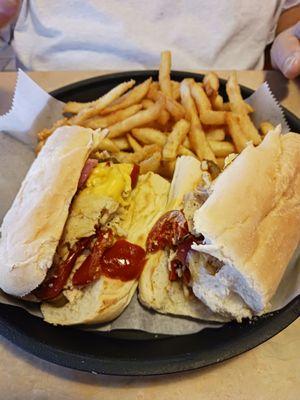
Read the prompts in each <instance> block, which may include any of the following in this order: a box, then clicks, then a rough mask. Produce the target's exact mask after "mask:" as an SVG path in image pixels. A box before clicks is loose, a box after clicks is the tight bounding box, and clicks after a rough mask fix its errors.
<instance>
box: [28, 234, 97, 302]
mask: <svg viewBox="0 0 300 400" xmlns="http://www.w3.org/2000/svg"><path fill="white" fill-rule="evenodd" d="M94 237H95V236H90V237H87V238H82V239H80V240H79V241H78V242H77V243H76V244H75V246H74V248H73V249H72V250H71V251H70V253H69V255H68V257H67V259H66V260H65V261H62V262H61V263H60V264H55V265H54V266H53V267H52V268H50V269H49V271H48V273H47V276H46V278H45V279H44V281H43V282H42V283H41V285H40V286H39V287H38V288H37V289H35V290H34V291H33V292H32V293H33V294H34V295H35V296H36V297H37V298H38V299H40V300H51V299H54V298H55V297H57V296H58V295H59V294H60V293H61V292H62V290H63V288H64V286H65V284H66V283H67V280H68V278H69V276H70V274H71V272H72V269H73V267H74V265H75V262H76V260H77V258H78V257H79V256H80V254H81V253H82V252H83V251H84V250H85V249H87V248H88V247H89V246H90V244H91V241H92V240H93V239H94Z"/></svg>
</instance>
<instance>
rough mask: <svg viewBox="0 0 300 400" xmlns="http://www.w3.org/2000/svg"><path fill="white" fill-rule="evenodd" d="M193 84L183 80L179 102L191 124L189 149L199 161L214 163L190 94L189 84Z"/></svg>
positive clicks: (191, 81) (213, 157)
mask: <svg viewBox="0 0 300 400" xmlns="http://www.w3.org/2000/svg"><path fill="white" fill-rule="evenodd" d="M193 82H194V81H193V80H190V79H184V80H183V81H182V82H181V84H180V95H181V102H182V105H183V107H184V108H185V111H186V118H187V120H188V121H190V123H191V128H190V131H189V139H190V143H191V149H192V150H193V151H194V152H195V154H196V155H197V157H198V158H199V159H200V160H213V161H215V156H214V153H213V152H212V150H211V148H210V146H209V144H208V142H207V140H206V138H205V134H204V131H203V129H202V126H201V122H200V119H199V117H198V113H197V109H196V106H195V103H194V100H193V98H192V95H191V92H190V84H193Z"/></svg>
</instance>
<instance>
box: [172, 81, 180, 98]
mask: <svg viewBox="0 0 300 400" xmlns="http://www.w3.org/2000/svg"><path fill="white" fill-rule="evenodd" d="M171 83H172V97H173V99H174V100H178V99H179V98H180V83H179V82H177V81H171Z"/></svg>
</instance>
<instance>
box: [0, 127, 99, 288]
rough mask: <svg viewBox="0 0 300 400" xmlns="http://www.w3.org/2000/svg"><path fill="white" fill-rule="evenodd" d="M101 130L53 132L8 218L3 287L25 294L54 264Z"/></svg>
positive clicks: (1, 250) (1, 248)
mask: <svg viewBox="0 0 300 400" xmlns="http://www.w3.org/2000/svg"><path fill="white" fill-rule="evenodd" d="M99 135H100V133H97V132H95V131H93V130H91V129H87V128H82V127H79V126H78V127H77V126H70V127H61V128H58V129H57V130H56V131H55V132H54V133H53V135H51V136H50V137H49V139H48V140H47V142H46V144H45V145H44V147H43V148H42V150H41V152H40V153H39V155H38V156H37V158H36V159H35V161H34V162H33V164H32V165H31V168H30V169H29V171H28V173H27V175H26V177H25V179H24V181H23V183H22V185H21V188H20V190H19V192H18V194H17V196H16V198H15V200H14V202H13V204H12V206H11V208H10V209H9V211H8V212H7V214H6V216H5V217H4V219H3V223H2V227H1V239H0V268H1V274H0V287H1V289H3V290H4V291H5V292H6V293H9V294H12V295H14V296H24V295H26V294H28V293H30V292H31V291H32V290H33V289H35V288H36V287H37V286H38V285H39V284H40V283H41V282H42V281H43V279H44V278H45V276H46V273H47V270H48V269H49V268H50V267H51V265H52V260H53V256H54V254H55V251H56V247H57V245H58V242H59V239H60V237H61V234H62V231H63V227H64V225H65V222H66V219H67V216H68V212H69V206H70V203H71V201H72V198H73V196H74V194H75V192H76V190H77V184H78V181H79V177H80V174H81V171H82V168H83V166H84V164H85V162H86V160H87V158H88V156H89V154H90V152H91V151H92V150H93V148H94V146H95V145H96V143H97V142H98V140H99Z"/></svg>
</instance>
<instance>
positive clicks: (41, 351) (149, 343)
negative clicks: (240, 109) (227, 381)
mask: <svg viewBox="0 0 300 400" xmlns="http://www.w3.org/2000/svg"><path fill="white" fill-rule="evenodd" d="M149 76H152V77H153V78H154V79H157V71H133V72H123V73H118V74H111V75H104V76H101V77H96V78H92V79H87V80H84V81H81V82H78V83H74V84H71V85H68V86H65V87H63V88H60V89H58V90H55V91H54V92H52V93H51V94H52V95H53V96H55V97H56V98H58V99H60V100H62V101H69V100H77V101H91V100H94V99H96V98H97V97H99V96H100V95H102V94H104V93H106V92H107V91H108V90H110V89H111V88H112V87H114V86H116V85H117V84H119V83H121V82H123V81H124V80H128V79H135V80H136V81H137V82H141V81H143V80H144V79H146V78H147V77H149ZM186 77H191V78H195V79H197V80H201V79H202V78H203V76H202V75H199V74H194V73H187V72H180V71H175V72H173V73H172V79H174V80H178V81H180V80H182V79H183V78H186ZM220 92H221V94H222V95H223V96H224V97H225V98H226V93H225V81H221V89H220ZM251 93H253V91H252V90H250V89H248V88H245V87H242V94H243V96H244V97H248V96H249V95H250V94H251ZM284 112H285V116H286V118H287V120H288V123H289V125H290V127H291V129H292V130H293V131H295V132H300V121H299V119H298V118H297V117H296V116H295V115H293V114H292V113H290V112H289V111H287V110H284ZM299 314H300V297H298V298H297V299H294V300H293V301H292V302H291V303H290V304H288V305H287V306H286V307H285V308H284V309H282V310H280V311H277V312H274V313H272V314H269V315H266V316H263V317H261V318H256V319H255V320H254V321H251V322H247V321H245V322H243V323H242V324H238V323H235V322H232V323H228V324H226V325H224V326H223V327H222V328H220V329H204V330H203V331H201V332H199V333H195V334H192V335H183V336H157V335H152V334H148V333H145V332H139V331H114V332H111V333H99V332H87V331H80V330H78V329H76V328H72V327H55V326H52V325H49V324H47V323H45V322H43V321H42V320H41V319H40V318H37V317H34V316H32V315H30V314H28V313H27V312H26V311H24V310H22V309H20V308H16V307H13V306H6V305H3V304H0V333H1V334H2V335H3V336H5V337H6V338H7V339H9V340H10V341H11V342H13V343H15V344H16V345H18V346H19V347H21V348H22V349H24V350H26V351H28V352H30V353H32V354H34V355H36V356H38V357H40V358H42V359H45V360H47V361H50V362H53V363H56V364H59V365H63V366H65V367H69V368H74V369H78V370H83V371H89V372H93V373H104V374H111V375H154V374H167V373H172V372H179V371H187V370H192V369H196V368H200V367H204V366H207V365H211V364H215V363H219V362H221V361H224V360H227V359H229V358H231V357H234V356H236V355H238V354H241V353H243V352H245V351H247V350H249V349H252V348H253V347H255V346H257V345H259V344H261V343H263V342H265V341H266V340H268V339H269V338H271V337H272V336H274V335H276V334H277V333H278V332H280V331H281V330H283V329H284V328H286V327H287V326H288V325H289V324H291V323H292V322H293V321H294V320H296V319H297V317H298V316H299Z"/></svg>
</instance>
